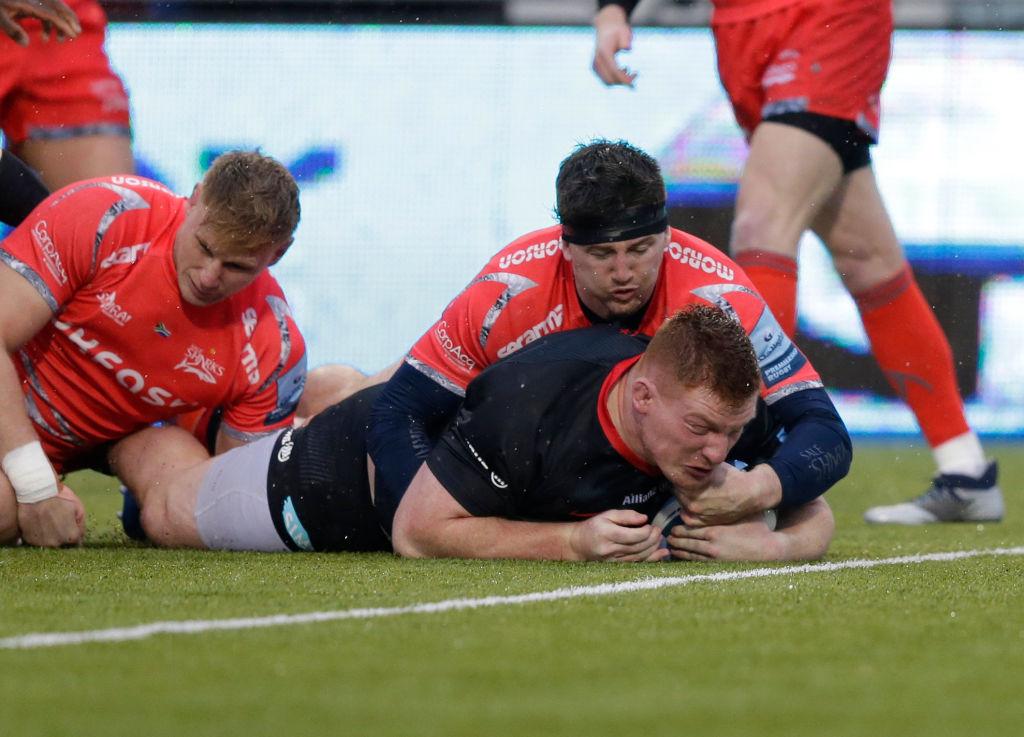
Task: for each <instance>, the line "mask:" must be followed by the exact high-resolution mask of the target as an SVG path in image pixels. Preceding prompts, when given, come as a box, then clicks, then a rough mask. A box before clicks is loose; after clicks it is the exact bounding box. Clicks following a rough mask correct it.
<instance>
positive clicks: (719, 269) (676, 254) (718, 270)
mask: <svg viewBox="0 0 1024 737" xmlns="http://www.w3.org/2000/svg"><path fill="white" fill-rule="evenodd" d="M667 250H668V255H669V256H671V257H672V258H674V259H675V260H676V261H678V262H679V263H681V264H687V265H689V266H690V267H692V268H694V269H696V270H697V271H703V272H704V273H705V274H715V275H717V276H718V278H720V279H725V280H726V281H732V280H733V279H735V278H736V271H735V270H734V269H733V268H732V267H730V266H728V265H726V264H723V263H722V262H720V261H719V260H718V259H716V258H713V257H712V256H708V255H706V254H704V253H701V252H700V251H698V250H697V249H696V248H692V247H690V246H687V247H686V248H683V247H682V246H680V245H679V244H678V243H676V242H675V241H673V242H672V243H669V244H668V249H667Z"/></svg>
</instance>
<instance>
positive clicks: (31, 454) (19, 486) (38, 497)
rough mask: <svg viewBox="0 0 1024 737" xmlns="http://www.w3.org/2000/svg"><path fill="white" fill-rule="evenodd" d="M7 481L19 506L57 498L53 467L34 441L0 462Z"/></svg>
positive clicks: (37, 442) (40, 446)
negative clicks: (12, 488)
mask: <svg viewBox="0 0 1024 737" xmlns="http://www.w3.org/2000/svg"><path fill="white" fill-rule="evenodd" d="M0 465H2V466H3V469H4V473H5V474H7V480H8V481H10V482H11V486H13V487H14V494H15V496H17V497H18V503H19V504H32V503H33V502H41V501H43V500H44V499H49V498H50V497H54V496H57V492H58V491H59V490H60V489H59V488H58V486H57V477H56V475H54V473H53V466H51V465H50V461H49V460H47V458H46V453H44V452H43V446H42V445H40V444H39V441H38V440H34V441H32V442H31V443H28V444H27V445H22V446H21V447H20V448H15V449H14V450H12V451H11V452H10V453H8V454H7V455H5V456H4V459H3V461H0Z"/></svg>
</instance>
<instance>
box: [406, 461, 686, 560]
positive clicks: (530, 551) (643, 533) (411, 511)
mask: <svg viewBox="0 0 1024 737" xmlns="http://www.w3.org/2000/svg"><path fill="white" fill-rule="evenodd" d="M646 523H647V518H646V517H645V516H644V515H642V514H640V513H639V512H636V511H633V510H627V509H617V510H610V511H608V512H604V513H603V514H600V515H598V516H596V517H591V518H589V519H587V520H584V521H582V522H525V521H519V520H510V519H503V518H500V517H474V516H473V515H471V514H470V513H469V512H468V511H467V510H466V509H465V507H463V506H462V505H461V504H460V503H459V502H458V501H456V499H455V498H454V497H453V496H452V495H451V494H450V493H449V492H448V490H447V489H446V488H445V487H444V486H443V485H442V484H441V482H440V481H438V480H437V477H436V476H435V475H434V473H433V471H431V469H430V467H429V466H428V465H427V464H423V466H421V467H420V470H419V471H418V472H417V473H416V476H415V477H414V478H413V481H412V484H410V486H409V489H408V490H407V491H406V493H405V495H404V496H403V497H402V501H401V504H399V506H398V511H397V512H396V514H395V521H394V526H393V529H392V542H393V544H394V547H395V552H397V553H399V554H400V555H403V556H406V557H410V558H523V559H528V560H619V561H641V560H660V559H663V558H664V557H665V556H666V555H667V552H666V551H665V550H663V549H659V544H660V539H661V533H660V531H658V530H657V529H656V528H654V527H653V526H651V525H649V524H646Z"/></svg>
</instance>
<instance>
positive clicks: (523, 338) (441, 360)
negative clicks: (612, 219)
mask: <svg viewBox="0 0 1024 737" xmlns="http://www.w3.org/2000/svg"><path fill="white" fill-rule="evenodd" d="M560 238H561V226H553V227H550V228H545V229H543V230H538V231H535V232H533V233H529V234H527V235H525V236H523V237H521V238H519V239H518V240H515V241H513V242H512V243H511V244H509V245H508V246H506V247H505V248H504V249H502V250H501V251H499V252H498V253H497V254H496V255H495V256H494V257H493V258H492V259H491V260H490V262H488V264H487V265H486V266H485V267H484V268H483V270H482V271H480V273H479V274H478V275H477V276H476V277H475V278H474V279H473V281H472V282H470V284H469V285H468V286H467V287H466V288H465V289H463V290H462V292H461V293H460V294H459V295H458V296H457V297H456V298H455V299H453V300H452V301H451V302H450V303H449V304H448V306H447V307H446V308H445V310H444V312H443V313H442V315H441V319H440V320H438V321H437V322H436V323H435V324H434V326H433V327H431V328H430V330H429V331H427V333H426V334H425V335H424V336H423V337H422V338H420V339H419V341H417V343H416V344H415V345H414V346H413V347H412V350H411V351H410V352H409V354H408V356H406V361H407V362H408V363H409V364H410V365H412V366H414V367H416V368H417V369H418V370H419V371H421V372H422V373H424V374H425V375H427V376H429V377H430V378H431V379H433V380H434V381H436V382H437V383H439V384H441V385H442V386H444V387H445V388H447V389H448V390H450V391H452V392H455V393H456V394H458V395H460V396H461V395H463V394H464V393H465V390H466V386H467V385H468V384H469V382H470V381H471V380H472V379H473V378H474V377H475V376H477V375H478V374H479V373H480V372H481V371H482V370H483V369H484V368H485V367H487V366H489V365H490V364H492V363H494V362H495V361H497V360H498V359H499V358H503V357H505V356H508V355H511V354H513V353H515V352H516V351H517V350H519V349H520V348H522V347H523V346H524V345H526V344H528V343H530V342H532V341H534V340H537V339H538V338H540V337H543V336H544V335H548V334H551V333H556V332H560V331H563V330H571V329H574V328H581V327H587V326H589V325H590V324H591V322H590V320H589V319H588V317H587V315H586V314H585V313H584V311H583V308H582V307H581V306H580V303H579V298H578V297H577V295H576V289H575V281H574V279H573V274H572V264H570V263H569V262H568V261H566V260H565V258H563V256H562V252H561V248H560ZM707 303H710V304H714V305H716V306H718V307H720V308H721V309H722V310H724V311H725V312H726V313H728V314H730V315H732V316H733V317H734V318H735V319H736V320H737V321H739V322H740V323H741V324H742V325H743V327H744V329H745V330H746V332H747V335H748V336H750V340H751V342H752V343H753V344H754V349H755V351H756V352H757V357H758V362H759V364H760V366H761V376H762V379H763V385H762V387H761V396H762V397H763V398H764V399H765V401H767V402H768V403H769V404H771V403H773V402H774V401H776V400H777V399H780V398H781V397H783V396H786V395H788V394H790V393H792V392H794V391H800V390H802V389H807V388H811V387H821V386H822V384H821V379H820V377H819V376H818V374H817V372H816V371H815V370H814V367H813V366H811V364H810V363H809V362H808V361H807V358H806V357H805V356H804V355H803V354H802V353H801V352H800V351H799V349H798V348H797V347H796V346H795V345H794V344H793V342H792V341H790V340H789V338H788V337H787V336H786V334H785V332H784V331H783V330H782V328H781V327H780V326H779V324H778V322H777V321H776V319H775V316H774V315H772V313H771V311H770V310H769V309H768V307H767V306H766V305H765V303H764V300H763V299H762V298H761V296H760V295H759V294H758V293H757V291H756V290H755V289H754V286H753V284H752V283H751V282H750V280H749V279H748V278H747V276H746V274H745V273H744V272H743V270H742V269H741V268H740V267H739V266H737V265H736V263H735V262H733V261H732V259H730V258H729V257H728V256H726V255H725V254H724V253H722V252H721V251H719V250H718V249H717V248H715V247H714V246H712V245H711V244H710V243H707V242H705V241H703V240H701V239H699V238H696V237H695V236H692V235H689V234H688V233H684V232H683V231H681V230H677V229H675V228H672V229H671V231H670V239H669V245H668V246H667V248H666V249H665V255H664V258H663V260H662V264H661V271H660V272H659V274H658V281H657V284H656V285H655V289H654V293H653V294H652V296H651V301H650V302H649V303H648V305H647V307H646V309H645V311H644V315H643V319H642V321H641V323H640V326H639V329H638V331H637V332H638V333H640V334H643V335H647V336H651V335H654V333H655V331H656V330H657V329H658V327H659V326H660V325H661V324H662V323H663V322H664V321H665V320H666V319H668V318H669V317H671V316H672V315H673V314H675V313H676V312H677V311H678V310H679V309H680V308H681V307H683V306H684V305H687V304H707Z"/></svg>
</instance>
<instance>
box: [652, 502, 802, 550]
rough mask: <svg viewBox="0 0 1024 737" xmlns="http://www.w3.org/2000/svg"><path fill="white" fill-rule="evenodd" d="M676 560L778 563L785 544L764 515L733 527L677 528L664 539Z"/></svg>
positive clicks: (750, 517)
mask: <svg viewBox="0 0 1024 737" xmlns="http://www.w3.org/2000/svg"><path fill="white" fill-rule="evenodd" d="M665 540H666V541H667V542H668V547H669V551H670V552H671V554H672V557H673V558H680V559H682V560H779V559H781V557H782V553H783V547H784V545H783V544H784V541H783V540H782V537H781V536H780V534H779V533H776V532H772V530H771V529H770V528H769V527H768V524H767V523H766V522H765V517H764V513H763V512H755V513H754V514H751V515H749V516H747V517H744V518H743V519H741V520H740V521H739V522H735V523H733V524H731V525H714V526H711V527H687V526H684V525H677V526H676V527H673V528H672V529H671V530H669V534H668V535H666V536H665Z"/></svg>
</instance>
